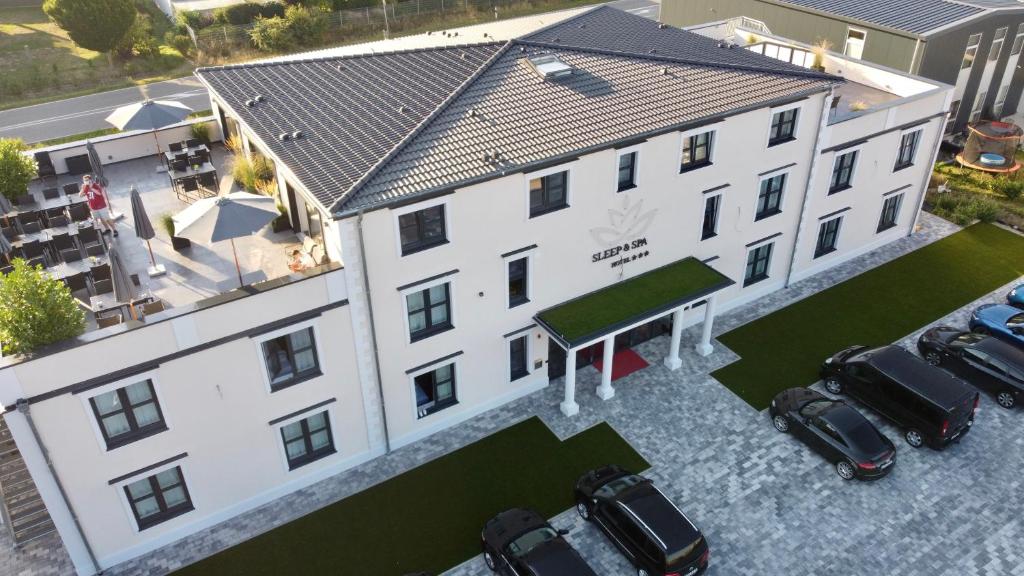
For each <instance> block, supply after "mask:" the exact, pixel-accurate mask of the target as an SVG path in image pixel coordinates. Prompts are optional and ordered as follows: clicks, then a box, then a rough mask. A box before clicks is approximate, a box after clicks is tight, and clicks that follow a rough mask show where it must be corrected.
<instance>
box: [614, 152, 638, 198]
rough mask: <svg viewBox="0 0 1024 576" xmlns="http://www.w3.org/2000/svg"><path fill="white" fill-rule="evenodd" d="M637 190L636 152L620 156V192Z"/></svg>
mask: <svg viewBox="0 0 1024 576" xmlns="http://www.w3.org/2000/svg"><path fill="white" fill-rule="evenodd" d="M630 188H636V152H627V153H626V154H622V155H621V156H619V180H618V191H619V192H622V191H624V190H629V189H630Z"/></svg>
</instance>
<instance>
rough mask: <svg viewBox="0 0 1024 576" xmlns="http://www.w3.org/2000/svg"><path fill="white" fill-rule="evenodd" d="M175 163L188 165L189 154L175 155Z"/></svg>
mask: <svg viewBox="0 0 1024 576" xmlns="http://www.w3.org/2000/svg"><path fill="white" fill-rule="evenodd" d="M174 161H175V162H185V163H186V164H187V163H188V152H179V153H177V154H175V155H174Z"/></svg>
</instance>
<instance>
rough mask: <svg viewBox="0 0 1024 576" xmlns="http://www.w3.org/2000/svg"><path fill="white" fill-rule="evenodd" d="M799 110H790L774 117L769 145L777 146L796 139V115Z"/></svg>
mask: <svg viewBox="0 0 1024 576" xmlns="http://www.w3.org/2000/svg"><path fill="white" fill-rule="evenodd" d="M798 110H799V109H798V108H790V109H789V110H783V111H782V112H776V113H775V114H773V115H772V127H771V131H770V132H769V133H768V145H769V146H775V145H776V144H782V143H783V142H789V141H790V140H793V139H794V138H796V115H797V111H798Z"/></svg>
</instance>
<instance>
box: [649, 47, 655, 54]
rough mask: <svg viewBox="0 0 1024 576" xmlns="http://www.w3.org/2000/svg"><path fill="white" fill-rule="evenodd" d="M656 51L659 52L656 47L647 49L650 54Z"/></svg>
mask: <svg viewBox="0 0 1024 576" xmlns="http://www.w3.org/2000/svg"><path fill="white" fill-rule="evenodd" d="M655 52H657V50H655V49H654V48H651V49H650V50H648V51H647V53H648V54H654V53H655Z"/></svg>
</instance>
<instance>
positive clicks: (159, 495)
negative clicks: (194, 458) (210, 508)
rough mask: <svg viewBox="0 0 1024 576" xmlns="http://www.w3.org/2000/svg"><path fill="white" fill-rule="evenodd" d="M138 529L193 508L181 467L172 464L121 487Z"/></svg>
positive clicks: (154, 524)
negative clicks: (161, 470) (165, 468)
mask: <svg viewBox="0 0 1024 576" xmlns="http://www.w3.org/2000/svg"><path fill="white" fill-rule="evenodd" d="M124 492H125V495H126V496H127V497H128V503H129V504H130V505H131V508H132V514H134V515H135V522H136V523H138V525H139V530H145V529H146V528H149V527H151V526H156V525H157V524H160V523H161V522H166V521H168V520H170V519H171V518H174V517H175V516H180V515H182V514H184V513H186V512H189V511H191V510H192V509H193V506H192V499H191V497H189V494H188V488H187V487H186V486H185V479H184V477H183V476H182V475H181V467H180V466H175V467H174V468H169V469H167V470H164V471H163V472H158V473H156V474H154V475H152V476H150V477H148V478H143V479H142V480H138V481H136V482H132V483H131V484H127V485H125V487H124Z"/></svg>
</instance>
